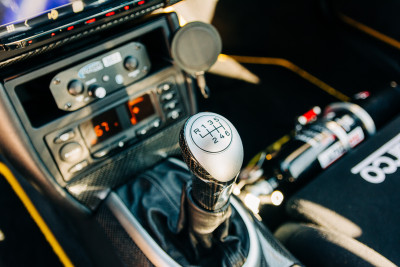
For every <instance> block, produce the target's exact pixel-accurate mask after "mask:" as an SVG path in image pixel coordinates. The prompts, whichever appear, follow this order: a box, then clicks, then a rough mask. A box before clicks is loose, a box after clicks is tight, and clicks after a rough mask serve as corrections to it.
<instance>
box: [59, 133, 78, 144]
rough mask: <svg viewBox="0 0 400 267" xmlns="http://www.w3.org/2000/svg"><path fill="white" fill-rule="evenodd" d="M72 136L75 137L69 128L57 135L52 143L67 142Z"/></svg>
mask: <svg viewBox="0 0 400 267" xmlns="http://www.w3.org/2000/svg"><path fill="white" fill-rule="evenodd" d="M74 137H75V132H74V131H73V130H69V131H67V132H65V133H63V134H61V135H60V136H57V137H56V138H55V139H54V143H55V144H61V143H64V142H67V141H68V140H71V139H72V138H74Z"/></svg>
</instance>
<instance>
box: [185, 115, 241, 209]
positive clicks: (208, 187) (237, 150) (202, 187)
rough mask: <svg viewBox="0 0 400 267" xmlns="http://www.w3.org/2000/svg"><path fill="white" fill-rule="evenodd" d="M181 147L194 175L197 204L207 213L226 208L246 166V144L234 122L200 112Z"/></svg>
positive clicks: (190, 122)
mask: <svg viewBox="0 0 400 267" xmlns="http://www.w3.org/2000/svg"><path fill="white" fill-rule="evenodd" d="M179 145H180V147H181V150H182V154H183V158H184V160H185V162H186V164H187V165H188V167H189V169H190V170H191V171H192V172H193V174H194V178H193V184H192V196H193V198H194V200H195V201H196V202H197V204H199V205H200V206H201V207H202V208H205V209H207V210H219V209H221V208H223V207H224V206H226V204H227V203H228V201H229V197H230V195H231V192H232V185H233V183H234V182H235V180H236V178H237V176H238V174H239V171H240V169H241V167H242V163H243V145H242V141H241V139H240V136H239V134H238V132H237V131H236V129H235V127H234V126H233V125H232V123H230V122H229V121H228V120H227V119H226V118H224V117H223V116H221V115H218V114H215V113H210V112H202V113H198V114H196V115H194V116H192V117H190V118H189V119H188V120H187V121H186V123H185V125H184V127H183V129H182V131H181V133H180V138H179Z"/></svg>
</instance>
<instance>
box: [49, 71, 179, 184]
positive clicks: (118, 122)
mask: <svg viewBox="0 0 400 267" xmlns="http://www.w3.org/2000/svg"><path fill="white" fill-rule="evenodd" d="M175 79H176V77H175V76H173V75H172V76H166V77H165V78H163V79H161V80H159V81H157V82H155V83H153V84H151V85H150V86H148V87H147V89H145V90H139V91H136V90H134V89H135V84H133V85H131V86H128V87H127V88H126V92H128V96H127V97H124V98H122V99H120V100H119V101H117V102H116V103H115V104H113V105H110V106H106V107H105V108H104V109H101V112H98V113H95V114H93V115H92V116H90V117H87V118H85V119H83V120H79V121H76V122H74V123H72V124H70V125H68V126H67V127H64V128H62V129H58V130H56V131H54V132H51V133H49V134H47V135H46V136H45V140H46V143H47V146H48V148H49V149H50V152H51V153H52V155H53V158H54V160H55V162H56V164H57V166H58V169H59V171H60V172H61V174H62V176H63V178H64V180H65V181H66V182H68V181H70V180H71V179H72V178H73V177H74V176H75V175H77V174H79V173H80V172H81V171H84V170H86V169H88V168H90V167H91V166H92V165H94V164H96V163H98V162H101V161H102V160H104V159H107V158H109V157H110V156H112V155H114V154H115V153H118V152H119V151H122V150H123V149H125V148H126V147H128V146H130V145H132V144H135V143H137V142H140V141H141V140H142V139H144V138H147V137H148V136H149V135H151V134H152V133H155V132H157V131H159V130H161V129H163V128H165V127H167V126H168V125H169V124H172V123H174V122H175V121H177V120H178V119H180V118H181V117H182V116H184V115H186V111H185V105H184V103H183V99H184V98H183V96H182V95H181V93H180V90H179V87H178V83H177V81H176V80H175ZM131 89H133V90H131ZM129 92H133V93H132V94H129Z"/></svg>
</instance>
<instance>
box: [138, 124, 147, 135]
mask: <svg viewBox="0 0 400 267" xmlns="http://www.w3.org/2000/svg"><path fill="white" fill-rule="evenodd" d="M149 130H150V129H149V127H148V126H146V127H143V128H141V129H139V130H137V131H136V135H138V136H143V135H146V134H147V133H148V132H149Z"/></svg>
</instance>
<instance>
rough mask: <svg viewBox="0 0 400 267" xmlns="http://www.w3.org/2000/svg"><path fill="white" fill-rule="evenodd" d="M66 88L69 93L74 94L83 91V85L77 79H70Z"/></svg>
mask: <svg viewBox="0 0 400 267" xmlns="http://www.w3.org/2000/svg"><path fill="white" fill-rule="evenodd" d="M67 89H68V93H69V94H70V95H73V96H76V95H80V94H82V93H83V91H84V90H85V86H84V85H83V83H82V82H81V81H79V80H72V81H70V82H69V83H68V86H67Z"/></svg>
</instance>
